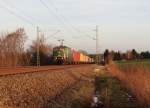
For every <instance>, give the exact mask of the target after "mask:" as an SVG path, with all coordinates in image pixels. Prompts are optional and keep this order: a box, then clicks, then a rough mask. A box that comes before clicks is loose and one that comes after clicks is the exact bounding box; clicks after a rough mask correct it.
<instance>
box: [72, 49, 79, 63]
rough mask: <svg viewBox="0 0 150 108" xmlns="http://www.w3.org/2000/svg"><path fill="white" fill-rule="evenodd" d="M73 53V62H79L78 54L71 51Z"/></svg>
mask: <svg viewBox="0 0 150 108" xmlns="http://www.w3.org/2000/svg"><path fill="white" fill-rule="evenodd" d="M72 52H73V62H76V63H77V62H79V61H80V53H79V52H78V51H75V50H72Z"/></svg>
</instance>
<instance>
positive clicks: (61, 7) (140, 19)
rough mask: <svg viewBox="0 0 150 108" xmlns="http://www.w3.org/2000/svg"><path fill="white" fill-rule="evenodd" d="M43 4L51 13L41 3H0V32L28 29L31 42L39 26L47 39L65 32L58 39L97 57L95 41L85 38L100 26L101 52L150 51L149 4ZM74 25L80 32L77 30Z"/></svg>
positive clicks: (104, 0)
mask: <svg viewBox="0 0 150 108" xmlns="http://www.w3.org/2000/svg"><path fill="white" fill-rule="evenodd" d="M43 1H44V2H45V3H46V4H47V5H48V6H49V9H50V10H49V11H48V10H47V9H46V8H45V7H44V6H43V5H42V4H41V2H40V0H0V2H1V3H0V13H1V16H0V17H1V18H0V31H6V30H9V31H12V30H15V29H16V28H17V27H24V28H25V30H26V32H27V35H28V36H29V39H35V38H36V28H35V26H36V25H39V26H40V28H41V29H42V31H43V32H44V33H45V36H46V37H48V36H49V35H50V34H53V33H55V32H56V31H57V30H61V32H60V33H58V34H57V35H56V37H58V38H64V39H65V44H66V45H68V46H71V47H72V48H76V49H84V50H87V51H88V52H90V53H94V52H95V41H94V40H92V39H90V38H88V37H86V36H85V34H88V35H90V36H92V37H94V36H95V32H94V29H95V26H96V25H99V36H100V40H99V43H100V50H101V51H103V50H104V49H106V48H108V49H114V50H122V51H125V50H127V49H132V48H135V49H137V50H139V51H142V50H150V42H149V41H150V30H149V29H150V1H149V0H43ZM2 7H7V8H9V9H10V10H11V11H13V12H15V13H17V15H20V16H25V17H26V16H28V17H29V18H28V17H27V18H28V20H30V21H31V22H33V23H34V26H32V25H30V24H28V23H27V22H25V21H23V20H21V19H19V18H18V17H16V16H14V15H12V14H10V13H9V12H8V11H7V10H6V9H4V8H2ZM62 16H63V17H65V21H64V18H63V17H62ZM31 17H32V18H31ZM27 18H26V19H27ZM62 22H65V24H64V23H62ZM71 25H73V26H74V28H77V29H78V30H74V29H73V28H72V27H71ZM47 42H48V43H50V44H54V45H58V44H59V43H58V42H57V40H55V39H53V38H49V39H48V40H47Z"/></svg>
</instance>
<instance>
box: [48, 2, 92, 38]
mask: <svg viewBox="0 0 150 108" xmlns="http://www.w3.org/2000/svg"><path fill="white" fill-rule="evenodd" d="M49 2H51V3H49V4H51V6H53V8H54V9H55V11H56V12H57V13H59V16H60V17H61V18H62V19H63V21H64V22H65V23H67V24H68V25H69V26H70V27H71V28H72V29H73V30H74V31H76V32H77V33H82V34H83V35H84V36H87V37H89V38H90V39H93V37H92V36H90V35H88V34H86V33H83V32H82V31H81V30H79V29H78V28H77V27H75V26H74V25H73V24H72V23H71V22H70V21H68V19H67V18H66V17H65V16H64V15H62V14H61V13H60V12H59V9H58V8H57V7H56V6H55V5H54V3H52V1H51V0H49ZM52 4H53V5H52Z"/></svg>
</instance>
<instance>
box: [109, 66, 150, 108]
mask: <svg viewBox="0 0 150 108" xmlns="http://www.w3.org/2000/svg"><path fill="white" fill-rule="evenodd" d="M108 69H109V71H110V72H111V73H112V74H113V75H114V76H116V77H117V78H118V79H119V80H120V81H121V82H122V83H123V84H124V85H125V86H126V87H127V88H128V90H130V91H131V92H132V93H133V94H134V95H135V96H136V97H137V99H138V101H139V102H140V104H141V105H142V107H143V108H144V107H145V108H149V107H150V70H149V69H148V68H146V67H145V66H143V65H142V64H141V65H134V66H133V65H131V66H130V65H128V66H125V67H122V68H119V67H118V66H117V65H115V64H111V65H109V66H108Z"/></svg>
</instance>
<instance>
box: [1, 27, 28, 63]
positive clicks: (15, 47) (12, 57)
mask: <svg viewBox="0 0 150 108" xmlns="http://www.w3.org/2000/svg"><path fill="white" fill-rule="evenodd" d="M25 39H26V35H25V32H24V29H22V28H19V29H17V30H16V31H15V32H12V33H3V34H1V36H0V66H17V65H23V64H24V61H23V58H24V56H25V55H23V53H24V43H25Z"/></svg>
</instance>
